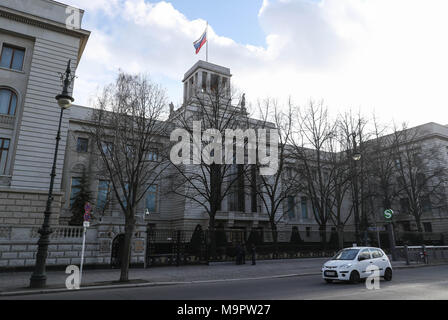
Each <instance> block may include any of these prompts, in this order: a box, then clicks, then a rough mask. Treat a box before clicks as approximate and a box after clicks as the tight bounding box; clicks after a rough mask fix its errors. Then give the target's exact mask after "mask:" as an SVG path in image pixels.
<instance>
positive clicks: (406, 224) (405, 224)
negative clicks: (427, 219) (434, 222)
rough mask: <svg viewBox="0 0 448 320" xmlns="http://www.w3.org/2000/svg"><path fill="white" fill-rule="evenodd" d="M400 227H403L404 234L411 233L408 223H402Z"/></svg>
mask: <svg viewBox="0 0 448 320" xmlns="http://www.w3.org/2000/svg"><path fill="white" fill-rule="evenodd" d="M401 225H402V227H403V231H404V232H410V231H411V223H410V222H409V221H403V222H402V223H401Z"/></svg>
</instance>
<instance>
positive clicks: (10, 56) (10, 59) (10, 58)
mask: <svg viewBox="0 0 448 320" xmlns="http://www.w3.org/2000/svg"><path fill="white" fill-rule="evenodd" d="M24 57H25V50H24V49H20V48H16V47H12V46H8V45H4V46H3V49H2V55H1V58H0V67H2V68H7V69H13V70H19V71H21V70H22V67H23V58H24Z"/></svg>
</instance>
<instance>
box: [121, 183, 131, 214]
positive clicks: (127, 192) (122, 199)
mask: <svg viewBox="0 0 448 320" xmlns="http://www.w3.org/2000/svg"><path fill="white" fill-rule="evenodd" d="M122 194H123V195H122V198H121V202H122V203H123V207H125V208H127V206H128V200H127V198H126V195H127V196H128V197H130V194H129V183H126V184H125V185H124V190H122Z"/></svg>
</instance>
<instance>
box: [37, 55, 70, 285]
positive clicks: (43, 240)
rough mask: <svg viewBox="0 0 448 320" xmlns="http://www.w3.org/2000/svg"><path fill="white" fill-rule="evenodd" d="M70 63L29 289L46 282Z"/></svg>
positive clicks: (63, 78)
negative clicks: (54, 190)
mask: <svg viewBox="0 0 448 320" xmlns="http://www.w3.org/2000/svg"><path fill="white" fill-rule="evenodd" d="M70 62H71V60H69V61H68V64H67V69H66V70H65V73H63V74H61V81H62V84H63V89H62V93H61V94H58V95H57V96H56V97H55V99H56V100H57V102H58V105H59V107H60V108H61V113H60V116H59V126H58V133H57V135H56V147H55V150H54V158H53V167H52V168H51V174H50V187H49V190H48V199H47V205H46V207H45V212H44V222H43V224H42V227H41V228H40V229H39V231H38V232H39V234H40V238H39V241H38V242H37V245H38V249H37V254H36V265H35V267H34V272H33V274H32V275H31V279H30V287H31V288H43V287H45V285H46V282H47V275H46V274H45V262H46V259H47V254H48V245H49V243H50V234H51V233H52V232H53V231H52V230H51V228H50V216H51V203H52V202H53V186H54V178H55V176H56V161H57V157H58V148H59V141H60V140H61V123H62V115H63V113H64V110H65V109H68V108H69V107H70V106H71V104H72V103H73V101H75V99H73V97H71V96H70V94H69V93H68V89H69V87H70V84H71V83H72V82H73V79H74V75H72V71H71V69H70Z"/></svg>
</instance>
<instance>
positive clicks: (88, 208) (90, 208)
mask: <svg viewBox="0 0 448 320" xmlns="http://www.w3.org/2000/svg"><path fill="white" fill-rule="evenodd" d="M90 210H92V206H91V205H90V203H89V202H86V204H85V206H84V211H85V212H86V213H87V212H90Z"/></svg>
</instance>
